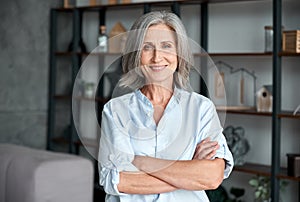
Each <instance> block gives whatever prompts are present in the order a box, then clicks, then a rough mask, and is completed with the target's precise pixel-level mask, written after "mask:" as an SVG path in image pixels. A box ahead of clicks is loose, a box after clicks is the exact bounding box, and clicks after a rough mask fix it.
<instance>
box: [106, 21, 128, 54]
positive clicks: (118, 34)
mask: <svg viewBox="0 0 300 202" xmlns="http://www.w3.org/2000/svg"><path fill="white" fill-rule="evenodd" d="M125 32H126V28H125V27H124V26H123V25H122V23H120V22H117V23H116V24H115V25H114V26H113V28H112V29H111V31H110V33H109V38H110V40H109V48H108V50H109V52H110V53H120V52H122V51H123V50H124V46H125V42H126V34H125Z"/></svg>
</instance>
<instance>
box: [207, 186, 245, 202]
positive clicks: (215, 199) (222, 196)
mask: <svg viewBox="0 0 300 202" xmlns="http://www.w3.org/2000/svg"><path fill="white" fill-rule="evenodd" d="M205 192H206V194H207V196H208V199H209V201H210V202H221V201H222V202H243V201H242V200H241V197H242V196H243V195H244V194H245V189H243V188H236V187H231V188H230V194H231V195H233V196H234V198H230V197H229V196H228V193H227V191H226V190H225V188H224V187H223V186H222V185H220V186H219V187H218V188H217V189H215V190H206V191H205Z"/></svg>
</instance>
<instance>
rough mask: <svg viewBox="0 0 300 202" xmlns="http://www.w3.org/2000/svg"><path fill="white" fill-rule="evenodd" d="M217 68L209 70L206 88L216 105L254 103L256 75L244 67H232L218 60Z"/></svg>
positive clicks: (229, 105)
mask: <svg viewBox="0 0 300 202" xmlns="http://www.w3.org/2000/svg"><path fill="white" fill-rule="evenodd" d="M215 65H216V67H217V69H215V68H211V69H210V70H209V76H208V77H209V79H208V88H209V92H210V95H211V99H212V100H213V101H214V103H215V104H216V105H217V107H222V106H223V107H224V106H226V107H229V108H230V107H232V106H235V107H236V106H239V107H241V106H242V107H246V108H247V109H249V107H250V108H253V107H254V105H255V100H254V99H255V96H254V95H255V89H256V76H255V73H254V72H250V71H248V70H247V69H245V68H234V67H232V66H231V65H229V64H227V63H225V62H222V61H218V62H216V63H215Z"/></svg>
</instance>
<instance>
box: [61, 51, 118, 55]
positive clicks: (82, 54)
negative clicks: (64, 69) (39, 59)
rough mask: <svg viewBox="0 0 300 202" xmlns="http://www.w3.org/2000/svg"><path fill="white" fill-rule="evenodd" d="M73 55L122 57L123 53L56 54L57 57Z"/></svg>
mask: <svg viewBox="0 0 300 202" xmlns="http://www.w3.org/2000/svg"><path fill="white" fill-rule="evenodd" d="M73 54H76V55H81V56H88V55H95V56H120V55H121V53H96V52H90V53H89V52H86V53H83V52H70V51H69V52H68V51H66V52H64V51H57V52H55V55H57V56H72V55H73Z"/></svg>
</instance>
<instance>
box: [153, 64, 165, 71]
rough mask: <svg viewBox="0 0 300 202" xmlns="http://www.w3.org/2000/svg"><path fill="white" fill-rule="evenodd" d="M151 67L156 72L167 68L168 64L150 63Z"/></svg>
mask: <svg viewBox="0 0 300 202" xmlns="http://www.w3.org/2000/svg"><path fill="white" fill-rule="evenodd" d="M149 68H150V69H151V70H152V71H154V72H159V71H162V70H164V69H165V68H167V65H149Z"/></svg>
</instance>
